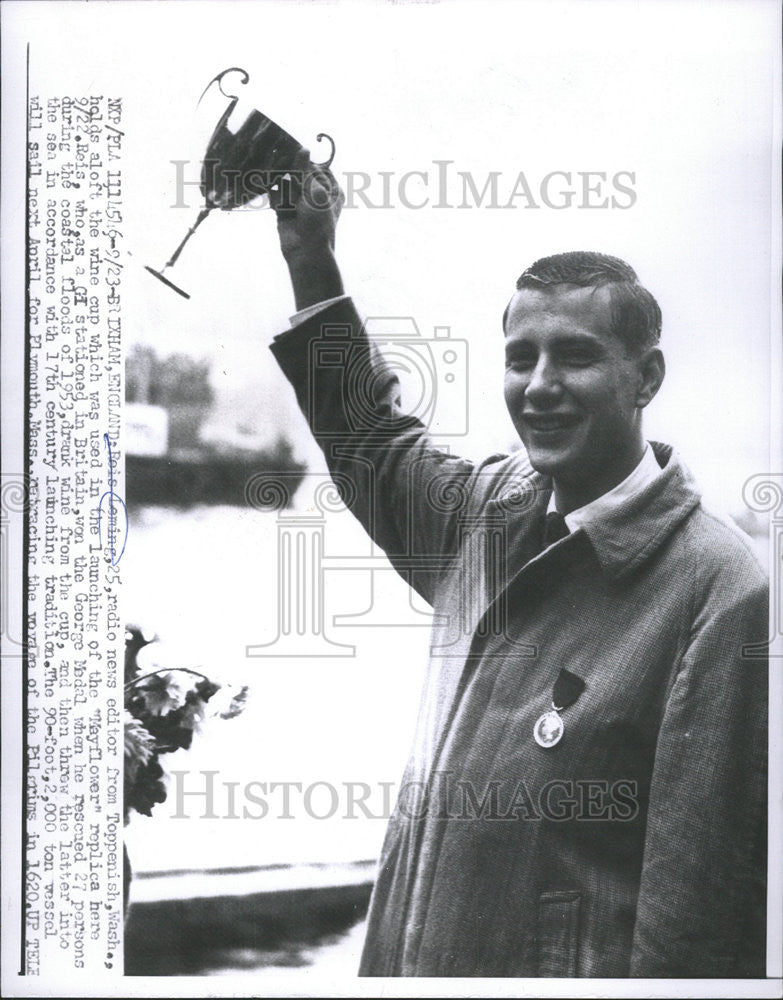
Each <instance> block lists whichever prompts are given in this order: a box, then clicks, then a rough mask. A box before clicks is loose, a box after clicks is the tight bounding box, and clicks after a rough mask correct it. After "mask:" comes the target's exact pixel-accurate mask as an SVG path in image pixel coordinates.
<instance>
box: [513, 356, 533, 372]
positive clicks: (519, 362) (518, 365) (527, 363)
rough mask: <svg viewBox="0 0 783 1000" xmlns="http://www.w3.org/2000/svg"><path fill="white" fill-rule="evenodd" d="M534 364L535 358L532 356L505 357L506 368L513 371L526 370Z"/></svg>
mask: <svg viewBox="0 0 783 1000" xmlns="http://www.w3.org/2000/svg"><path fill="white" fill-rule="evenodd" d="M534 366H535V360H534V359H533V358H525V357H519V356H518V357H512V358H506V368H508V369H509V370H510V371H514V372H522V371H527V370H528V369H530V368H533V367H534Z"/></svg>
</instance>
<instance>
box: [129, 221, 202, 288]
mask: <svg viewBox="0 0 783 1000" xmlns="http://www.w3.org/2000/svg"><path fill="white" fill-rule="evenodd" d="M211 211H212V208H211V207H209V206H207V207H206V208H202V209H201V211H200V212H199V213H198V218H197V219H196V221H195V222H194V223H193V225H192V226H191V227H190V229H189V230H188V231H187V233H185V239H184V240H183V241H182V242H181V243H180V245H179V246H178V247H177V249H176V250H175V251H174V253H173V254H172V255H171V258H170V259H169V260H168V261H167V262H166V263H165V264H164V265H163V268H162V269H161V270H160V271H156V270H155V268H154V267H150V266H149V265H147V264H145V265H144V269H145V270H146V271H149V273H150V274H154V275H155V277H156V278H158V279H159V280H160V281H162V282H163V284H164V285H168V287H169V288H173V289H174V291H175V292H176V293H177V294H178V295H181V296H182V298H183V299H189V298H190V296H189V295H188V293H187V292H183V291H182V289H181V288H178V287H177V286H176V285H175V284H174V282H173V281H170V280H169V279H168V278H167V277H166V276H165V275H164V274H163V271H165V270H166V268H169V267H173V266H174V265H175V264H176V263H177V258H178V257H179V255H180V254H181V253H182V250H183V248H184V246H185V244H186V243H187V242H188V240H189V239H190V237H191V236H192V235H193V233H195V231H196V230H197V229H198V227H199V226H200V225H201V223H202V222H203V221H204V219H206V217H207V216H208V215H209V213H210V212H211Z"/></svg>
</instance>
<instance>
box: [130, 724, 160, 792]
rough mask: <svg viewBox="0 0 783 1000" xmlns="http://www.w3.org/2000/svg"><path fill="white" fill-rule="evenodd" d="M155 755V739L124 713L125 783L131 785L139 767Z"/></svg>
mask: <svg viewBox="0 0 783 1000" xmlns="http://www.w3.org/2000/svg"><path fill="white" fill-rule="evenodd" d="M154 753H155V737H154V736H153V735H152V734H151V733H149V732H147V730H146V729H145V728H144V726H143V725H142V724H141V722H139V720H138V719H134V718H133V716H132V715H130V714H129V713H128V712H126V713H125V781H126V783H128V784H132V783H133V781H134V779H135V777H136V773H137V771H138V770H139V768H140V767H144V766H146V765H147V763H148V762H149V760H150V759H151V757H152V756H153V754H154Z"/></svg>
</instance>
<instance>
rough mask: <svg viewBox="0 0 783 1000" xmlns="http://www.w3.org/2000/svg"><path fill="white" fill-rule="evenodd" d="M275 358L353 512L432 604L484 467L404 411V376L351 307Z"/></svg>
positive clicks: (294, 337)
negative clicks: (441, 445)
mask: <svg viewBox="0 0 783 1000" xmlns="http://www.w3.org/2000/svg"><path fill="white" fill-rule="evenodd" d="M272 352H273V354H274V356H275V358H276V360H277V362H278V364H279V365H280V367H281V369H282V371H283V373H284V375H285V376H286V378H287V379H288V381H289V382H290V383H291V385H292V386H293V388H294V391H295V393H296V397H297V402H298V403H299V406H300V408H301V410H302V412H303V413H304V415H305V417H306V419H307V421H308V423H309V425H310V429H311V430H312V432H313V435H314V437H315V439H316V441H317V442H318V445H319V447H320V448H321V450H322V451H323V453H324V456H325V458H326V462H327V465H328V467H329V471H330V473H331V475H332V478H333V479H334V481H335V485H336V486H337V488H338V489H339V491H340V493H341V496H342V499H343V501H344V502H345V504H346V506H348V507H349V508H350V510H351V511H352V512H353V513H354V514H355V516H356V517H357V518H358V519H359V520H360V521H361V523H362V524H363V525H364V527H365V529H366V530H367V531H368V532H369V534H370V535H371V537H372V538H373V539H374V540H375V541H376V542H377V543H378V544H379V545H380V546H381V548H382V549H383V550H384V551H385V552H386V554H387V555H388V557H389V559H390V561H391V562H392V564H393V565H394V567H395V568H396V569H397V570H398V572H399V573H400V574H401V575H402V576H403V577H404V578H405V579H406V580H407V582H408V583H410V584H411V585H412V586H414V587H415V588H416V590H417V591H418V592H419V593H420V594H422V596H423V597H424V598H425V599H426V600H428V601H429V602H430V603H432V601H433V595H434V592H435V590H436V588H437V584H438V581H439V579H440V578H441V575H442V573H443V571H444V570H445V568H446V567H447V565H448V564H449V562H450V561H451V560H452V559H453V558H454V556H455V555H456V553H457V551H458V546H459V522H460V516H461V515H464V514H465V512H466V510H467V505H468V498H469V494H470V490H471V486H472V484H473V482H474V480H475V475H474V474H475V471H476V467H475V466H474V464H473V463H472V462H469V461H467V460H464V459H461V458H455V457H453V456H451V455H449V454H448V453H447V452H445V451H442V450H439V449H437V448H435V447H434V446H433V444H432V442H431V441H430V440H429V438H428V435H427V431H426V428H425V427H424V426H423V425H422V423H421V422H420V421H419V420H417V419H415V418H413V417H411V416H408V415H406V414H404V413H403V411H402V410H401V407H400V387H399V382H398V380H397V377H396V375H395V374H394V371H393V370H392V369H391V367H390V366H389V365H388V364H387V363H386V362H385V361H384V359H383V357H382V356H381V354H380V352H379V351H378V349H377V347H376V345H375V344H373V343H372V342H371V341H370V339H369V338H368V336H367V334H366V332H365V330H364V328H363V325H362V322H361V320H360V319H359V317H358V315H357V313H356V310H355V307H354V306H353V303H352V302H351V301H350V300H343V301H340V302H336V303H334V304H333V305H331V306H328V307H326V308H325V309H324V310H322V311H321V312H319V313H318V314H317V315H315V316H313V317H311V318H309V319H306V320H305V321H304V322H302V323H300V324H298V325H297V326H296V327H294V328H293V329H292V330H290V331H286V333H284V334H282V335H281V336H279V337H278V338H276V340H275V341H274V342H273V344H272Z"/></svg>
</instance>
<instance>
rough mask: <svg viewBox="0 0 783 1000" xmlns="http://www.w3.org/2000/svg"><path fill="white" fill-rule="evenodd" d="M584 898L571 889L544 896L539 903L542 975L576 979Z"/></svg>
mask: <svg viewBox="0 0 783 1000" xmlns="http://www.w3.org/2000/svg"><path fill="white" fill-rule="evenodd" d="M581 899H582V897H581V894H580V893H578V892H572V891H570V890H550V891H548V892H542V893H541V896H540V897H539V901H538V974H539V976H547V977H550V976H551V977H554V978H572V977H574V976H576V969H577V961H578V958H579V904H580V902H581Z"/></svg>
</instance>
